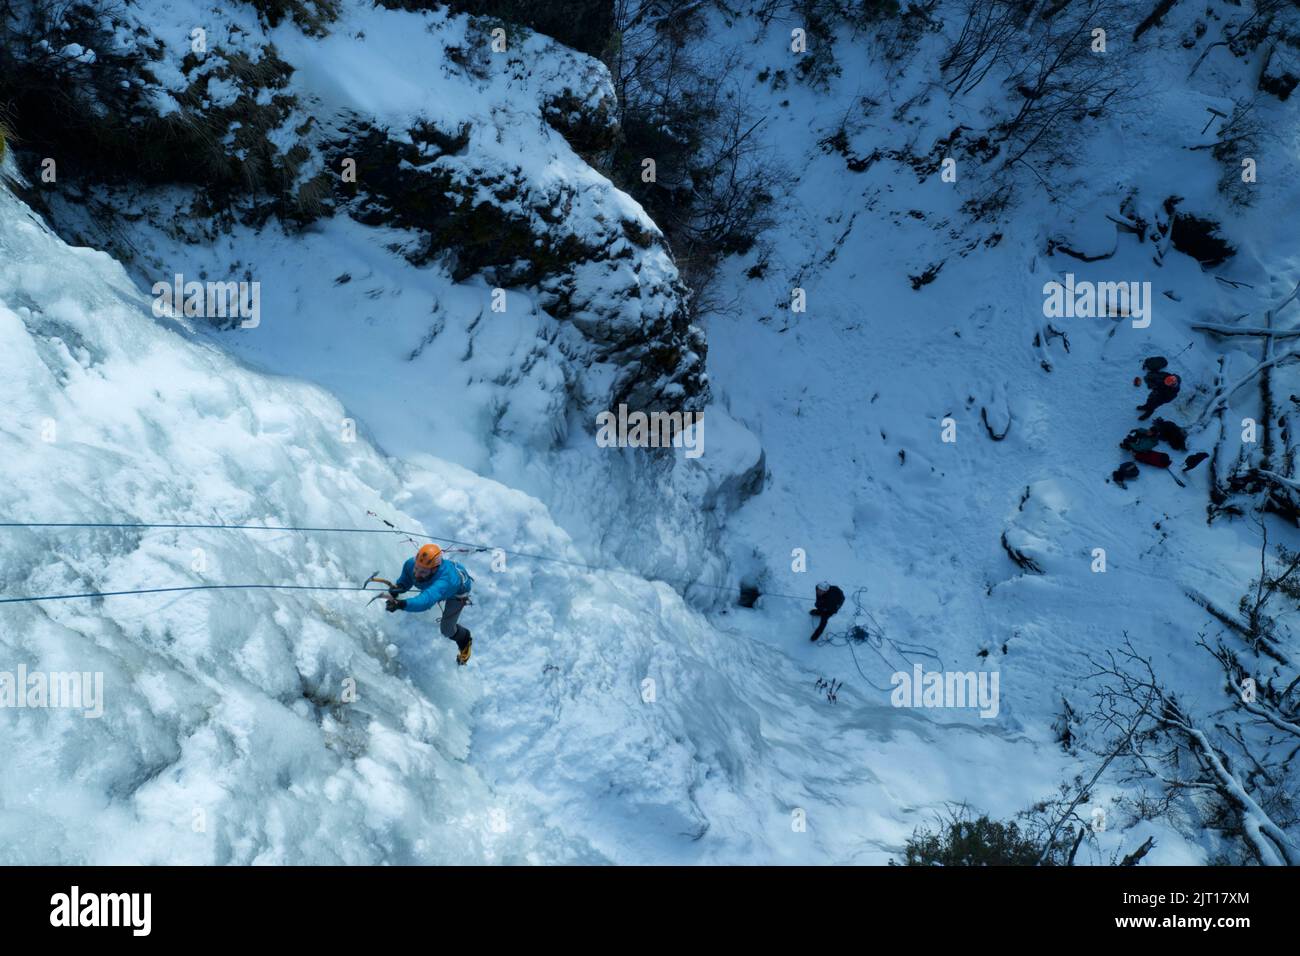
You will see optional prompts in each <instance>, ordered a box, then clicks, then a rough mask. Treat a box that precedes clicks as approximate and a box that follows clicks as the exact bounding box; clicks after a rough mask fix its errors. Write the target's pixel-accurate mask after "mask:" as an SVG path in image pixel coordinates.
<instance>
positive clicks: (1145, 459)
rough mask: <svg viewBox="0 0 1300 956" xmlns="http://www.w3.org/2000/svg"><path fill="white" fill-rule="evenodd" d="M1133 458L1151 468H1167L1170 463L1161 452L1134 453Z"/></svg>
mask: <svg viewBox="0 0 1300 956" xmlns="http://www.w3.org/2000/svg"><path fill="white" fill-rule="evenodd" d="M1133 457H1134V458H1136V459H1137V460H1138V461H1140V462H1142V464H1144V465H1150V466H1151V467H1152V468H1168V467H1169V463H1170V459H1169V456H1168V455H1166V454H1165V453H1164V452H1162V451H1135V452H1133Z"/></svg>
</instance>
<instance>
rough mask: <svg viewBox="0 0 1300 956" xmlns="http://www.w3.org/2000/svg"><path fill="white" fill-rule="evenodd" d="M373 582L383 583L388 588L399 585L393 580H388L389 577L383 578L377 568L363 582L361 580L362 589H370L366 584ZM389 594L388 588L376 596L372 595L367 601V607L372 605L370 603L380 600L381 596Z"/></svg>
mask: <svg viewBox="0 0 1300 956" xmlns="http://www.w3.org/2000/svg"><path fill="white" fill-rule="evenodd" d="M371 583H374V584H383V585H385V586H386V588H395V587H397V585H396V584H394V583H393V582H392V581H390V580H388V579H387V578H381V577H380V576H379V572H378V571H377V570H376V571H374V572H372V573H371V575H370V577H368V578H366V579H365V580H364V581H363V582H361V590H363V591H366V590H369V589H368V588H367V587H366V585H367V584H371ZM387 594H388V591H387V590H384V591H382V592H380V593H379V594H376V595H375V596H374V597H372V598H371V599H370V600H369V601H367V602H366V607H370V605H372V604H374V603H375V602H376V601H378V600H379V599H380V598H381V597H385V596H386V595H387Z"/></svg>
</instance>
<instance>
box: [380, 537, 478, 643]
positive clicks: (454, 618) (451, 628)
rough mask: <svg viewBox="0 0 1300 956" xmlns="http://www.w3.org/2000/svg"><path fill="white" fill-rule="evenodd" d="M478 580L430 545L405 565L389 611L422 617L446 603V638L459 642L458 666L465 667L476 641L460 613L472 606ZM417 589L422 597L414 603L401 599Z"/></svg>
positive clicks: (443, 625) (390, 597)
mask: <svg viewBox="0 0 1300 956" xmlns="http://www.w3.org/2000/svg"><path fill="white" fill-rule="evenodd" d="M473 583H474V579H473V578H472V577H470V575H469V572H468V571H466V570H465V569H464V568H463V567H461V566H460V565H459V564H457V563H456V562H455V561H452V560H450V559H446V558H443V556H442V548H440V547H438V546H437V545H436V544H426V545H425V546H424V547H422V548H420V550H419V551H417V552H416V554H415V557H413V558H408V559H407V560H406V564H404V565H402V573H401V575H399V576H398V578H397V580H396V581H395V582H393V586H392V587H391V588H389V589H388V600H387V601H386V602H385V607H386V609H387V610H389V611H409V612H412V613H419V612H421V611H427V610H429V608H431V607H433V606H434V605H435V604H437V603H438V602H439V601H442V602H444V604H443V612H442V622H441V630H442V636H443V637H445V638H447V639H448V640H452V641H455V642H456V647H457V649H458V650H459V651H460V653H458V654H457V655H456V663H457V664H464V663H465V662H466V661H468V660H469V655H470V648H471V646H472V645H473V643H474V641H473V638H472V637H471V636H470V632H469V628H466V627H461V625H460V623H459V619H460V612H461V611H463V610H465V605H466V604H468V603H469V590H470V587H471V586H472V585H473ZM411 588H415V589H416V590H417V591H419V592H420V593H419V594H417V595H416V596H415V597H413V598H410V599H403V598H400V597H398V595H399V594H401V593H403V592H404V591H409V590H411Z"/></svg>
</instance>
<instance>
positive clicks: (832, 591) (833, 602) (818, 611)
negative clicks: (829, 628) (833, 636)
mask: <svg viewBox="0 0 1300 956" xmlns="http://www.w3.org/2000/svg"><path fill="white" fill-rule="evenodd" d="M813 603H814V604H816V605H817V606H816V607H814V608H813V609H812V610H811V611H809V612H808V613H809V614H812V615H815V616H816V617H820V618H821V622H820V623H819V624H818V625H817V630H815V631H813V636H812V638H811V640H814V641H815V640H817V638H819V637H821V636H822V631H824V630H826V622H827V621H829V620H830V619H831V618H832V617H834V616H835V612H836V611H838V610H839V609H840V608H841V607H843V606H844V592H843V591H841V590H840V589H839V588H837V587H836V586H835V585H833V584H827V583H826V582H825V581H823V582H821V583H820V584H818V585H817V600H816V601H814V602H813Z"/></svg>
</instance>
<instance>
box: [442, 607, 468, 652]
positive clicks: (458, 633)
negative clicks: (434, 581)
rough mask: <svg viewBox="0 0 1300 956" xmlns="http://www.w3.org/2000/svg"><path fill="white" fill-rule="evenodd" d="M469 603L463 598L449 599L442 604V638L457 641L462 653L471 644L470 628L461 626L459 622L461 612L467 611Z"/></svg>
mask: <svg viewBox="0 0 1300 956" xmlns="http://www.w3.org/2000/svg"><path fill="white" fill-rule="evenodd" d="M468 603H469V601H467V600H466V599H465V598H463V597H453V598H447V600H446V601H444V602H443V604H442V622H441V624H440V625H439V629H440V630H441V631H442V636H443V637H445V638H447V639H448V640H451V641H455V642H456V646H457V647H458V648H459V649H460V650H462V651H463V650H464V649H465V645H466V644H468V643H469V637H470V633H469V628H465V627H461V626H460V623H459V620H460V612H461V611H463V610H465V605H466V604H468Z"/></svg>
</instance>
